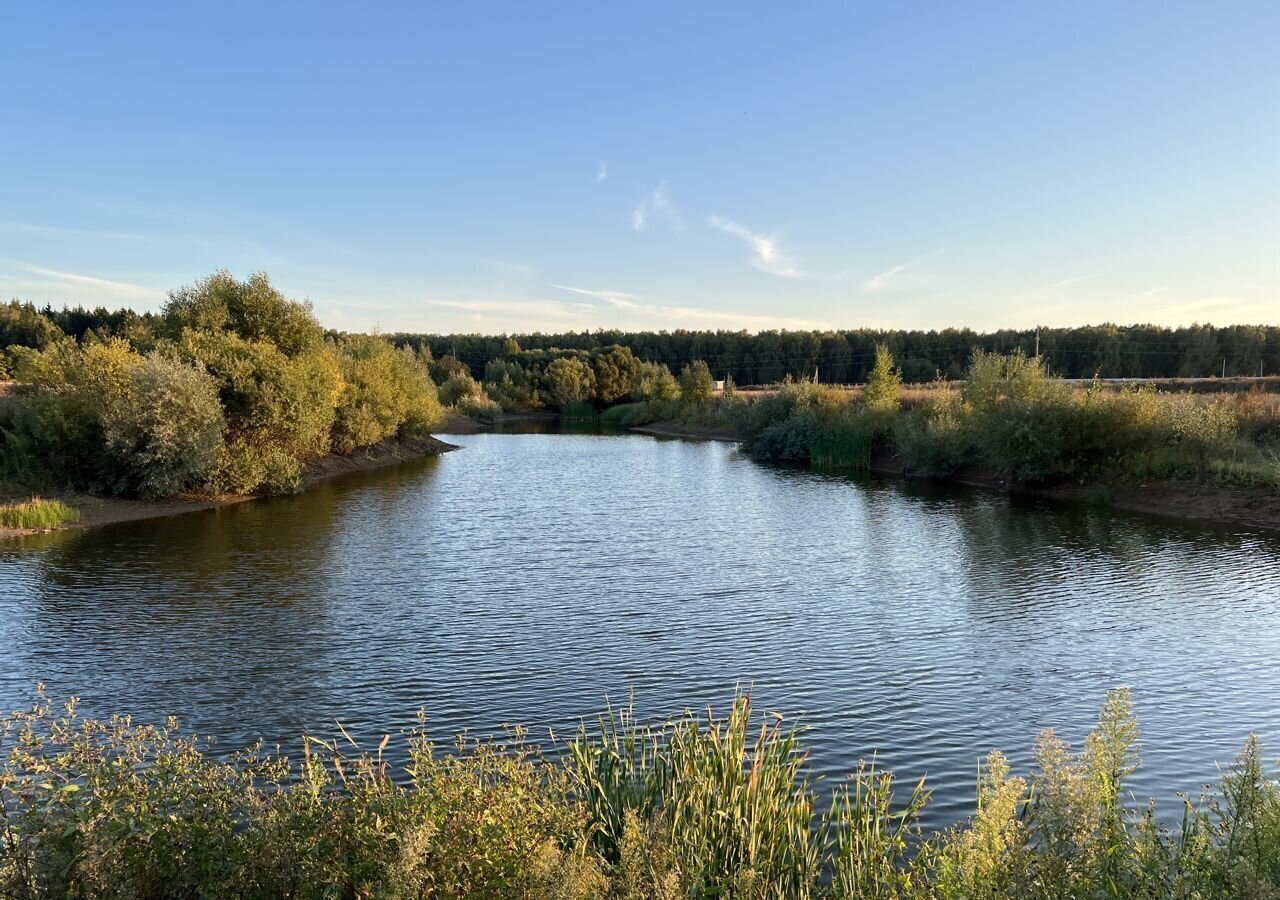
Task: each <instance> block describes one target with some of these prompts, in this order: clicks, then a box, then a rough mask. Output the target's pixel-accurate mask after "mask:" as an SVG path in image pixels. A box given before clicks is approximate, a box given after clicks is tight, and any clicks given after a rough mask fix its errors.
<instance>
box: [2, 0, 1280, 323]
mask: <svg viewBox="0 0 1280 900" xmlns="http://www.w3.org/2000/svg"><path fill="white" fill-rule="evenodd" d="M4 33H5V37H6V40H5V41H4V52H3V53H0V297H6V295H7V296H9V297H16V298H20V299H23V300H31V301H34V302H36V303H38V304H44V303H52V304H54V305H55V306H57V305H61V304H64V303H71V304H75V303H83V304H86V305H91V306H96V305H105V306H109V307H118V306H131V307H133V308H135V309H156V308H159V306H160V305H161V304H162V303H163V302H164V300H165V297H166V292H167V291H169V290H171V289H173V288H177V287H179V286H182V285H187V284H191V283H193V282H194V281H196V280H197V279H199V278H200V277H202V276H204V275H207V274H209V273H210V272H212V271H214V270H216V269H222V268H225V269H229V270H230V271H231V272H233V273H234V274H236V275H239V276H246V275H248V274H249V273H251V272H254V271H265V272H267V273H268V274H269V275H270V276H271V278H272V281H273V282H274V283H275V284H276V285H277V287H279V288H280V289H281V290H282V291H283V292H284V293H285V294H287V295H288V296H291V297H295V298H297V299H309V300H311V301H312V302H313V303H314V305H315V309H316V313H317V315H318V316H319V317H320V319H321V321H322V322H323V323H324V324H325V325H327V326H329V327H334V328H339V329H346V330H370V329H380V330H382V331H431V332H486V333H519V332H526V331H535V330H541V331H563V330H583V329H595V328H601V327H606V328H612V327H617V328H624V329H676V328H688V329H701V328H730V329H735V330H736V329H747V330H750V331H757V330H761V329H766V328H858V327H872V328H944V327H958V326H969V327H974V328H981V329H991V328H999V327H1031V326H1035V325H1051V326H1056V325H1080V324H1087V323H1100V322H1116V323H1120V324H1128V323H1134V322H1153V323H1157V324H1166V325H1175V324H1187V323H1192V322H1213V323H1215V324H1234V323H1267V324H1276V323H1278V322H1280V52H1278V51H1277V47H1280V3H1276V2H1274V0H1265V2H1250V0H1239V2H1235V0H1233V2H1231V3H1219V2H1208V0H1205V2H1200V3H1179V2H1144V0H1126V2H1123V3H1116V2H1114V0H1109V2H1072V3H1026V2H1009V3H977V2H942V0H939V2H933V3H919V2H894V3H885V2H842V3H836V2H813V3H804V4H783V3H777V2H773V3H758V2H750V0H738V2H709V0H708V2H698V3H688V2H672V3H668V2H657V0H646V2H643V3H599V2H596V3H574V2H553V3H540V4H533V3H517V2H511V3H490V2H482V0H477V2H466V3H443V2H425V3H424V2H417V3H406V4H385V3H381V4H380V3H369V4H329V3H326V2H323V0H315V2H311V3H307V4H289V5H284V4H272V3H238V2H219V3H217V4H212V3H206V4H182V3H178V4H175V3H172V2H166V3H155V4H142V3H130V2H125V0H121V2H114V3H110V4H105V3H103V4H88V3H86V4H76V3H14V4H10V5H9V7H8V8H7V10H6V12H5V16H4Z"/></svg>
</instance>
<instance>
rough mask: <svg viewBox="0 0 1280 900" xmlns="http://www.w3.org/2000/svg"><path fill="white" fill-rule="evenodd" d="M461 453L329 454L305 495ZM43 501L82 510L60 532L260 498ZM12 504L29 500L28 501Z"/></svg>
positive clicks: (433, 448)
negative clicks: (339, 479)
mask: <svg viewBox="0 0 1280 900" xmlns="http://www.w3.org/2000/svg"><path fill="white" fill-rule="evenodd" d="M457 449H458V448H457V446H456V445H454V444H447V443H445V442H444V441H441V440H437V439H436V438H433V437H428V438H421V439H417V440H393V441H383V442H382V443H380V444H375V445H373V446H372V447H366V448H363V449H361V450H357V451H356V452H355V453H352V454H350V455H348V456H339V455H337V454H329V455H327V456H322V457H320V458H319V459H317V460H313V461H312V462H311V463H309V464H308V465H307V467H306V470H305V471H304V473H303V490H306V489H307V487H309V486H311V485H313V484H315V483H317V482H320V481H324V480H325V479H327V478H333V477H335V476H338V475H345V474H347V473H349V472H361V471H365V470H368V469H379V468H382V467H383V466H390V465H395V464H396V463H400V462H405V461H407V460H410V459H420V458H422V457H424V456H437V455H439V454H441V453H447V452H449V451H450V450H457ZM41 496H45V497H49V498H51V499H58V500H62V501H63V502H65V503H68V504H70V505H71V506H74V507H75V508H76V509H77V510H79V512H80V521H78V522H72V523H69V524H67V525H63V526H62V527H61V528H59V529H57V530H60V531H62V530H67V529H75V528H94V527H96V526H99V525H110V524H112V523H114V522H133V521H137V520H139V519H156V518H160V517H163V516H178V515H183V514H185V513H191V512H199V511H201V510H205V509H215V508H217V507H220V506H230V505H232V504H234V503H244V502H245V501H247V500H255V499H257V495H253V494H247V495H245V494H235V495H226V496H218V497H207V496H192V497H176V498H174V499H172V500H129V499H125V498H122V497H96V496H94V495H92V494H76V493H71V494H67V493H56V494H42V495H41ZM12 499H25V497H15V498H12ZM33 533H35V532H33V531H32V530H30V529H20V528H18V529H15V528H0V540H2V539H4V538H9V537H18V536H20V535H24V534H33Z"/></svg>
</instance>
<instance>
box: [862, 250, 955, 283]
mask: <svg viewBox="0 0 1280 900" xmlns="http://www.w3.org/2000/svg"><path fill="white" fill-rule="evenodd" d="M945 252H946V251H945V250H935V251H933V252H932V253H926V254H925V255H924V256H918V257H916V258H915V259H913V260H910V261H908V262H904V263H901V264H900V265H896V266H891V267H890V268H888V269H885V270H884V271H883V272H881V273H880V274H878V275H873V276H871V277H870V278H868V279H867V280H866V281H865V282H863V285H862V289H863V290H864V291H867V292H869V293H875V292H876V291H883V290H887V289H890V288H893V287H899V286H901V284H902V281H903V276H904V275H906V273H907V272H909V271H911V270H912V269H914V268H916V266H918V265H920V263H922V262H924V261H925V260H927V259H932V258H933V257H935V256H937V255H938V254H939V253H945Z"/></svg>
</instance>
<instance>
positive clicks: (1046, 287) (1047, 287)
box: [1036, 275, 1098, 293]
mask: <svg viewBox="0 0 1280 900" xmlns="http://www.w3.org/2000/svg"><path fill="white" fill-rule="evenodd" d="M1097 277H1098V276H1097V275H1076V276H1074V277H1072V278H1064V279H1062V280H1061V281H1054V282H1051V283H1050V284H1042V285H1040V287H1038V288H1036V293H1045V292H1047V291H1056V290H1059V289H1061V288H1064V287H1069V286H1070V285H1073V284H1079V283H1080V282H1082V281H1092V280H1093V279H1095V278H1097Z"/></svg>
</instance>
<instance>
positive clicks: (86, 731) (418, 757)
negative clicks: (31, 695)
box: [0, 691, 1280, 900]
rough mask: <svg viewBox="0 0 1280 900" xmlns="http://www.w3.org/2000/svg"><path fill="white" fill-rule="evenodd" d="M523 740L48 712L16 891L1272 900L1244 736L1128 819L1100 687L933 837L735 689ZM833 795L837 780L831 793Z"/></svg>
mask: <svg viewBox="0 0 1280 900" xmlns="http://www.w3.org/2000/svg"><path fill="white" fill-rule="evenodd" d="M524 736H525V733H524V732H523V731H520V730H514V731H513V732H512V733H511V740H510V741H509V742H508V743H506V744H497V743H488V742H480V743H476V742H472V741H468V740H465V739H460V740H459V741H458V742H457V743H456V744H455V745H454V746H453V747H452V748H451V749H446V748H442V747H440V746H437V745H435V744H433V743H432V742H431V740H430V739H429V738H428V737H427V735H426V734H425V733H424V732H423V731H422V730H421V729H420V728H419V729H414V730H412V731H411V732H409V733H407V734H405V735H403V736H401V737H400V738H399V739H398V740H397V745H398V746H397V747H396V748H394V749H396V750H401V751H403V752H402V753H401V754H400V756H402V757H403V756H407V758H408V760H409V762H408V765H407V766H406V767H404V768H403V770H397V769H393V767H392V766H391V765H390V764H388V762H387V755H388V753H389V752H391V751H392V750H393V748H392V746H391V741H392V738H390V737H387V738H384V739H383V740H382V741H381V742H379V743H377V745H376V746H370V747H368V748H362V747H359V746H357V744H356V742H355V741H354V740H353V739H352V738H351V737H350V736H349V735H348V734H347V733H346V732H345V731H342V730H340V733H339V734H338V735H336V736H335V737H334V738H333V739H332V740H321V739H319V738H316V737H314V736H308V737H306V738H305V739H304V741H303V742H302V744H301V746H300V748H299V750H298V752H297V753H296V754H292V755H284V754H283V753H281V752H279V751H268V750H265V749H264V748H261V747H255V748H250V749H249V750H247V751H246V752H243V753H239V754H234V755H231V756H223V757H218V758H215V757H213V756H211V755H209V754H208V753H207V752H206V748H205V747H204V746H203V745H202V744H201V743H200V742H199V741H198V740H195V739H193V738H191V737H189V736H185V735H183V734H182V733H181V732H180V731H179V729H178V726H177V723H176V722H173V721H170V722H169V723H167V724H166V725H164V726H148V725H139V724H136V723H134V722H132V721H130V720H129V719H127V718H114V719H111V720H109V721H105V722H99V721H91V720H85V719H82V718H80V717H79V716H78V715H77V714H76V709H75V704H74V703H71V704H68V705H67V707H66V708H65V709H63V710H55V709H53V708H51V706H50V705H49V704H48V702H47V701H45V700H43V699H41V701H40V702H39V703H37V704H36V705H35V706H34V707H33V708H32V709H30V710H29V711H27V712H24V713H19V714H14V715H13V716H11V717H9V718H8V719H6V720H5V723H4V726H3V740H4V747H5V751H6V753H7V756H6V759H5V762H4V765H3V769H2V770H0V798H2V800H3V809H4V811H5V817H4V819H3V821H2V822H0V834H2V837H3V840H2V842H0V893H2V894H3V896H6V897H13V898H20V900H34V898H37V897H39V898H63V897H134V898H161V897H166V898H172V897H203V898H221V897H228V898H230V897H237V898H255V897H261V898H268V897H270V898H278V897H295V898H312V897H314V898H328V897H472V898H482V897H484V898H488V897H493V898H569V897H581V898H588V897H592V898H594V897H612V898H634V900H639V898H653V897H661V898H677V897H745V898H757V897H758V898H765V897H770V898H772V897H777V898H783V897H787V898H790V897H801V898H803V897H829V898H854V897H901V898H908V897H912V898H979V897H990V898H996V897H1044V898H1050V897H1052V898H1094V897H1150V898H1157V897H1160V898H1163V897H1186V898H1191V897H1197V898H1215V897H1224V898H1225V897H1258V898H1261V897H1271V896H1275V895H1276V891H1277V890H1280V784H1277V782H1276V780H1275V776H1274V773H1268V772H1267V771H1265V770H1264V767H1263V765H1262V762H1261V751H1260V749H1259V747H1258V745H1257V743H1256V742H1255V741H1253V740H1250V741H1249V742H1248V743H1247V744H1246V746H1245V747H1244V749H1243V750H1242V751H1241V754H1240V756H1239V758H1238V759H1237V760H1236V762H1235V764H1234V765H1233V766H1231V767H1230V768H1229V769H1228V770H1226V771H1225V773H1224V775H1223V778H1222V781H1221V784H1220V785H1219V787H1218V788H1217V789H1216V790H1214V791H1212V792H1209V793H1206V794H1204V795H1203V796H1200V797H1199V798H1197V799H1195V800H1179V801H1178V803H1179V806H1180V808H1181V816H1180V825H1179V827H1178V828H1176V829H1174V830H1166V829H1164V828H1162V827H1160V825H1159V824H1157V820H1156V818H1155V817H1154V815H1153V808H1152V807H1151V806H1150V805H1148V804H1136V805H1135V804H1134V803H1133V802H1132V801H1131V800H1130V798H1129V797H1128V796H1127V794H1126V790H1125V782H1126V778H1127V777H1128V776H1129V775H1130V773H1132V772H1133V771H1134V769H1135V768H1136V767H1137V766H1138V763H1139V758H1138V746H1137V740H1138V728H1137V723H1136V722H1135V720H1134V718H1133V715H1132V713H1131V710H1130V705H1129V697H1128V694H1127V692H1125V691H1116V692H1113V693H1112V694H1111V695H1110V696H1108V698H1107V700H1106V703H1105V705H1104V707H1103V710H1102V713H1101V716H1100V718H1099V722H1098V726H1097V728H1096V729H1095V731H1094V732H1093V733H1092V734H1091V735H1090V736H1089V738H1088V740H1087V741H1086V742H1085V744H1084V746H1083V748H1082V749H1081V750H1080V751H1079V752H1072V751H1071V749H1070V748H1068V747H1067V746H1066V745H1065V744H1064V743H1063V742H1062V741H1061V740H1059V739H1058V738H1057V737H1055V736H1054V735H1053V733H1052V732H1051V731H1049V732H1045V733H1044V734H1042V735H1041V736H1040V738H1039V740H1038V741H1037V744H1036V767H1035V769H1034V770H1033V771H1031V772H1028V773H1026V774H1025V775H1018V774H1015V773H1013V772H1011V771H1010V769H1009V766H1008V764H1007V762H1006V761H1005V758H1004V757H1003V756H1002V755H1000V754H999V753H998V752H992V753H991V754H990V755H989V756H988V757H987V758H986V759H985V760H984V761H983V763H982V764H981V766H980V767H979V778H978V781H977V785H976V795H975V807H974V813H973V814H972V816H970V817H969V818H968V819H967V820H965V821H963V822H960V823H958V824H956V825H955V826H954V827H952V828H949V829H946V830H944V831H940V832H936V833H926V832H925V831H924V830H922V828H921V827H920V824H919V817H920V813H921V811H922V810H923V809H924V808H925V807H926V805H927V804H928V802H929V785H928V784H927V783H925V782H923V781H920V782H906V783H899V782H898V781H897V780H896V779H895V778H894V776H893V774H892V773H889V772H885V771H882V770H878V769H877V768H876V767H875V766H874V765H873V764H867V765H861V766H859V767H858V769H857V770H856V771H855V772H854V773H852V774H851V775H850V776H849V777H848V778H847V779H846V780H845V781H843V782H841V783H840V784H838V785H830V786H819V785H817V784H815V783H814V782H813V780H812V779H811V777H810V774H809V770H808V766H807V762H806V760H807V752H808V751H807V748H806V746H805V744H804V731H803V729H802V728H800V727H797V726H795V725H793V724H791V723H787V722H785V721H784V720H783V719H782V718H781V717H780V716H775V715H772V714H766V715H763V716H761V715H757V714H756V713H755V712H754V711H753V710H752V708H751V704H750V701H749V699H748V698H747V697H738V698H737V699H736V700H735V701H734V702H733V704H732V705H731V707H730V708H729V710H728V712H727V713H726V714H725V715H723V716H720V717H717V716H714V715H712V714H711V713H710V712H709V711H708V713H707V714H706V715H692V714H685V715H684V716H682V717H679V718H677V719H675V720H672V721H669V722H667V723H665V724H662V725H657V726H648V725H644V724H640V723H637V722H635V721H633V719H632V718H631V716H630V715H629V714H628V711H627V710H613V711H610V712H609V713H608V714H607V715H606V716H604V717H602V718H601V719H600V720H599V722H598V723H597V724H596V725H595V726H593V727H584V728H583V729H582V731H581V732H580V733H579V734H578V735H577V736H576V737H575V738H574V739H572V740H570V741H569V742H568V744H567V746H566V747H565V748H564V749H565V751H566V752H564V753H563V754H559V755H557V756H556V757H555V758H550V757H546V756H543V755H542V754H541V753H540V752H539V751H538V750H537V749H536V748H535V747H534V746H532V745H530V744H527V743H525V741H524ZM820 788H821V790H820Z"/></svg>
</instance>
